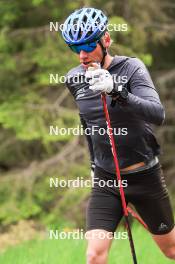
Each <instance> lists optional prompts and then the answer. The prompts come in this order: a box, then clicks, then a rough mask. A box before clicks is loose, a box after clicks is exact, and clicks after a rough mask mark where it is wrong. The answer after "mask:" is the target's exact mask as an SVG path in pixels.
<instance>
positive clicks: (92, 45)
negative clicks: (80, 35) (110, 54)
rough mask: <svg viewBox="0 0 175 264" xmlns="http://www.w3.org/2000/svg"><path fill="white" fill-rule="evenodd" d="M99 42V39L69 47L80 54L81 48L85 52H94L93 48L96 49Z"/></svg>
mask: <svg viewBox="0 0 175 264" xmlns="http://www.w3.org/2000/svg"><path fill="white" fill-rule="evenodd" d="M98 42H99V40H96V41H93V42H90V43H84V44H79V45H69V48H70V49H71V50H72V51H73V52H75V53H77V54H80V52H81V50H83V51H85V52H92V51H93V50H95V49H96V47H97V44H98Z"/></svg>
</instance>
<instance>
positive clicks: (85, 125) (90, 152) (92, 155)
mask: <svg viewBox="0 0 175 264" xmlns="http://www.w3.org/2000/svg"><path fill="white" fill-rule="evenodd" d="M79 116H80V121H81V124H82V126H83V130H85V129H86V128H87V124H86V121H85V120H84V118H83V116H82V115H81V114H79ZM85 137H86V140H87V143H88V148H89V154H90V161H91V167H93V166H94V151H93V144H92V139H91V136H90V135H87V134H85Z"/></svg>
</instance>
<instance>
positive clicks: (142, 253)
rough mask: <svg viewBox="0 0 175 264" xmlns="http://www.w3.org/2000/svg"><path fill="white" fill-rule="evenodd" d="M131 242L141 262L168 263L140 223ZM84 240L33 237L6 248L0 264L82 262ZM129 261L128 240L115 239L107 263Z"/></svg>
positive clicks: (67, 263)
mask: <svg viewBox="0 0 175 264" xmlns="http://www.w3.org/2000/svg"><path fill="white" fill-rule="evenodd" d="M133 235H134V241H135V246H136V252H137V257H138V263H139V264H140V263H141V264H170V263H173V262H174V261H171V260H168V259H166V258H165V257H164V256H163V255H162V253H161V252H160V250H159V249H158V248H157V247H156V245H155V243H154V241H152V239H151V237H150V235H149V234H148V233H147V232H146V231H144V229H143V228H142V227H141V226H134V228H133ZM85 251H86V242H85V241H84V240H55V239H54V240H49V239H45V240H33V241H28V242H25V243H23V244H21V245H18V246H15V247H11V248H8V249H7V250H6V251H5V252H4V253H1V254H0V263H2V264H59V263H60V264H73V263H76V264H83V263H86V260H85ZM130 263H131V264H132V263H133V262H132V258H131V254H130V248H129V242H128V240H127V239H126V240H115V241H114V243H113V245H112V248H111V252H110V256H109V264H130Z"/></svg>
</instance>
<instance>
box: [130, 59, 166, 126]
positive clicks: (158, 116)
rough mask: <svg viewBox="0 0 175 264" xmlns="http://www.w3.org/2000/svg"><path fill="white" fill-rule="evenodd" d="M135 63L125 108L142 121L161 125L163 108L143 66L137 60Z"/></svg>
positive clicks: (163, 116)
mask: <svg viewBox="0 0 175 264" xmlns="http://www.w3.org/2000/svg"><path fill="white" fill-rule="evenodd" d="M136 62H137V67H136V68H135V70H134V72H133V74H132V75H131V78H130V80H129V83H128V86H129V89H130V92H129V95H128V103H127V106H126V107H127V108H129V109H130V111H132V112H134V113H135V114H136V115H137V116H138V117H139V118H141V119H142V120H144V121H147V122H149V123H152V124H155V125H161V124H162V123H163V121H164V119H165V111H164V107H163V105H162V104H161V101H160V98H159V95H158V93H157V91H156V89H155V87H154V84H153V82H152V79H151V77H150V75H149V72H148V70H147V69H146V67H145V65H144V64H143V63H142V62H141V61H140V60H138V59H136Z"/></svg>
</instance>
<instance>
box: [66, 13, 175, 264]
mask: <svg viewBox="0 0 175 264" xmlns="http://www.w3.org/2000/svg"><path fill="white" fill-rule="evenodd" d="M107 23H108V20H107V17H106V16H105V14H104V13H103V12H102V11H101V10H97V9H94V8H82V9H80V10H76V11H75V12H74V13H72V14H71V15H70V16H69V17H68V18H67V19H66V21H65V23H64V28H63V31H62V36H63V38H64V40H65V42H66V44H67V45H68V46H69V48H71V50H72V51H73V52H75V53H76V54H77V56H79V60H80V65H79V66H77V67H76V68H74V69H72V70H70V71H69V73H68V74H67V87H68V89H69V90H70V92H71V94H72V95H73V97H74V99H75V101H76V104H77V106H78V109H79V113H80V119H81V122H82V125H83V127H84V129H86V128H88V129H89V130H90V131H93V127H94V126H97V127H99V129H102V128H103V129H106V128H107V127H106V120H105V116H104V111H103V106H102V102H101V93H105V94H106V100H107V106H108V111H109V115H110V119H111V125H112V128H113V129H116V130H117V131H118V132H117V133H116V134H114V140H115V144H116V146H117V154H118V160H119V165H120V172H121V176H122V180H126V181H127V187H126V188H125V189H124V193H125V197H126V202H127V203H131V204H133V206H134V207H135V209H136V210H137V212H138V213H139V215H140V216H141V218H142V219H143V220H144V222H145V223H146V224H147V226H148V229H149V231H150V233H151V234H152V237H153V239H154V240H155V242H156V243H157V245H158V246H159V248H160V249H161V251H162V252H163V253H164V254H165V256H167V257H168V258H170V259H173V260H175V228H174V219H173V212H172V208H171V205H170V201H169V195H168V191H167V188H166V184H165V180H164V176H163V172H162V169H161V164H160V162H159V159H158V155H159V154H160V146H159V144H158V143H157V140H156V138H155V136H154V134H153V130H152V127H151V124H155V125H161V124H162V123H163V121H164V117H165V114H164V108H163V106H162V104H161V102H160V99H159V95H158V93H157V91H156V89H155V87H154V84H153V82H152V80H151V77H150V75H149V73H148V70H147V69H146V67H145V65H144V64H143V62H142V61H140V60H139V59H137V58H132V57H131V58H130V57H126V56H114V57H112V56H111V55H110V54H109V48H110V45H111V38H110V35H109V33H108V31H107ZM98 64H100V66H101V67H100V68H99V67H96V66H97V65H98ZM89 67H94V68H95V69H94V70H93V71H90V70H88V69H89ZM80 77H81V78H80ZM86 138H87V142H88V146H89V151H90V158H91V165H92V168H93V169H94V178H96V179H98V180H97V181H96V183H95V185H94V186H93V188H92V192H91V195H90V199H89V203H88V208H87V219H86V220H87V234H88V239H87V240H88V248H87V263H88V264H98V263H100V264H106V263H107V257H108V253H109V249H110V246H111V242H112V240H111V239H110V238H111V237H110V236H108V234H111V232H112V233H114V232H115V230H116V228H117V226H118V224H119V222H120V220H121V219H122V217H123V210H122V203H121V198H120V193H119V190H118V189H117V188H116V186H112V187H111V186H110V187H109V186H108V184H106V185H105V186H104V187H103V188H102V187H101V186H100V184H99V182H100V181H101V180H103V182H105V183H107V182H108V181H109V180H112V181H114V180H115V179H116V174H115V167H114V162H113V157H112V152H111V146H110V141H109V137H108V133H105V134H104V133H103V135H101V134H100V133H98V132H96V133H91V134H90V135H89V134H88V135H86ZM98 181H99V182H98ZM101 232H103V233H104V234H105V238H104V239H100V238H99V237H98V234H100V233H101ZM94 237H95V239H94ZM109 237H110V238H109Z"/></svg>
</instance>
